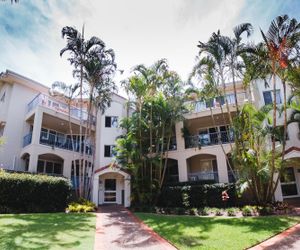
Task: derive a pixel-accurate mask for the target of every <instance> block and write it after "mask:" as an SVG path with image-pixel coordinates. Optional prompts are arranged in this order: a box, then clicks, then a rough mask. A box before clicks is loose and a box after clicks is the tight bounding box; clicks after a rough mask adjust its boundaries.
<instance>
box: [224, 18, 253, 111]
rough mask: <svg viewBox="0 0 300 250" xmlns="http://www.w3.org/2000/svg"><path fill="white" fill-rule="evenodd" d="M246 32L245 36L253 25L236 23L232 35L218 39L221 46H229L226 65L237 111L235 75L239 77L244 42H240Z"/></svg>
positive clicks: (251, 29)
mask: <svg viewBox="0 0 300 250" xmlns="http://www.w3.org/2000/svg"><path fill="white" fill-rule="evenodd" d="M245 32H246V34H247V37H249V36H250V35H251V34H252V32H253V27H252V25H251V24H250V23H242V24H240V25H237V26H236V27H234V29H233V33H234V37H233V38H229V37H224V36H223V38H222V39H220V41H221V44H222V43H223V44H224V45H223V46H226V47H229V51H230V52H229V54H228V63H227V66H228V67H229V69H230V71H231V78H232V83H233V89H234V97H235V105H236V109H237V112H239V105H238V100H237V91H236V81H235V79H236V77H239V75H238V73H240V72H241V70H242V68H243V65H242V60H241V59H242V57H241V54H242V53H243V49H244V47H245V44H244V43H242V35H243V34H244V33H245Z"/></svg>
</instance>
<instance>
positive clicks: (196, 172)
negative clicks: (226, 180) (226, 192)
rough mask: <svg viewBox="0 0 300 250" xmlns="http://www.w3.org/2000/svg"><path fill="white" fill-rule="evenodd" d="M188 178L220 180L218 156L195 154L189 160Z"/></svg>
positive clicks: (208, 180) (192, 179)
mask: <svg viewBox="0 0 300 250" xmlns="http://www.w3.org/2000/svg"><path fill="white" fill-rule="evenodd" d="M186 161H187V169H188V180H189V181H204V182H219V177H218V165H217V158H216V156H215V155H211V154H198V155H194V156H192V157H190V158H188V159H187V160H186Z"/></svg>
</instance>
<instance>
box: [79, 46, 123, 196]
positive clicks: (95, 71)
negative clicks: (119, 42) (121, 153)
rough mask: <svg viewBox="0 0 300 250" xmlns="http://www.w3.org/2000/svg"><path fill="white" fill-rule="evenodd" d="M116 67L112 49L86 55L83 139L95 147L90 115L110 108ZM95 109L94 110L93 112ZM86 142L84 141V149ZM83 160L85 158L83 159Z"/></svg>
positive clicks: (101, 48)
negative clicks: (88, 139)
mask: <svg viewBox="0 0 300 250" xmlns="http://www.w3.org/2000/svg"><path fill="white" fill-rule="evenodd" d="M116 68H117V65H116V63H115V54H114V51H113V50H112V49H106V48H105V44H103V46H102V47H97V48H95V49H93V50H92V51H91V52H90V53H88V55H87V59H86V61H85V63H84V67H83V77H84V81H85V82H86V83H87V84H88V86H89V91H88V92H89V99H88V123H87V128H86V130H85V136H84V138H86V139H87V138H90V139H91V141H92V145H95V136H92V134H91V126H92V125H95V126H97V122H96V121H97V120H96V121H95V124H93V120H92V114H95V116H96V117H97V114H98V111H101V112H102V114H103V113H104V112H105V110H106V108H107V107H108V106H110V102H111V95H112V93H113V92H114V91H115V90H116V85H115V83H114V82H113V81H112V77H113V76H114V73H115V71H116ZM94 108H96V110H94ZM85 143H86V140H85V141H84V148H85ZM85 153H86V151H85V150H84V152H83V155H84V156H85ZM83 158H85V157H83ZM94 161H95V154H93V163H92V176H91V177H93V168H94ZM85 171H86V168H84V173H83V175H84V176H85ZM91 184H92V178H90V183H88V184H87V187H88V189H87V190H86V189H85V196H88V192H89V190H90V187H91Z"/></svg>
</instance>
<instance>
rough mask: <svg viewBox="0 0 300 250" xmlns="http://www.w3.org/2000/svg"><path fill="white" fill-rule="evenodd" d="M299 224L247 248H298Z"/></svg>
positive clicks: (257, 249)
mask: <svg viewBox="0 0 300 250" xmlns="http://www.w3.org/2000/svg"><path fill="white" fill-rule="evenodd" d="M299 249H300V224H297V225H296V226H293V227H291V228H289V229H287V230H285V231H283V232H282V233H280V234H278V235H276V236H274V237H272V238H270V239H268V240H266V241H264V242H262V243H260V244H258V245H256V246H254V247H252V248H250V249H249V250H299Z"/></svg>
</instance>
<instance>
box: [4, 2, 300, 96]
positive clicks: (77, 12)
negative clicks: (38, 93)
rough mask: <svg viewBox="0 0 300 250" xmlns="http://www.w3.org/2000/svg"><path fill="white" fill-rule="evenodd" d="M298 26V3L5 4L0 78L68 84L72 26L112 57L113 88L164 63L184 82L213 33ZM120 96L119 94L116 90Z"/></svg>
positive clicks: (257, 36)
mask: <svg viewBox="0 0 300 250" xmlns="http://www.w3.org/2000/svg"><path fill="white" fill-rule="evenodd" d="M282 14H288V15H289V16H290V17H295V18H296V19H297V20H298V21H300V0H147V1H145V0H19V3H18V4H11V1H10V0H6V1H0V72H2V71H5V70H6V69H10V70H12V71H15V72H17V73H19V74H21V75H24V76H27V77H29V78H31V79H33V80H36V81H38V82H40V83H42V84H44V85H47V86H49V87H50V86H51V84H52V83H53V82H55V81H63V82H66V83H68V84H72V83H74V82H75V79H73V77H72V66H70V64H69V62H68V60H67V58H68V56H67V55H64V56H63V57H60V56H59V51H60V50H61V49H62V48H63V47H64V46H65V44H66V41H65V40H64V39H62V36H61V29H62V28H63V27H64V26H73V27H76V28H77V29H79V30H81V28H82V26H83V24H84V25H85V37H86V38H89V37H91V36H97V37H99V38H101V39H102V40H103V41H104V42H105V44H106V46H107V48H112V49H113V50H114V51H115V54H116V62H117V65H118V69H119V70H122V71H124V73H123V74H122V75H121V74H120V73H118V74H117V75H116V78H115V79H116V82H119V81H120V80H122V79H125V78H127V77H128V76H129V75H130V72H131V70H132V68H133V67H134V66H136V65H138V64H145V65H151V64H153V63H154V62H155V61H157V60H159V59H161V58H166V59H167V60H168V63H169V66H170V69H172V70H175V71H177V72H178V73H179V75H180V76H181V78H182V80H186V79H187V76H188V75H189V73H190V72H191V69H192V67H193V65H194V64H195V57H196V55H197V53H198V49H197V44H198V41H202V42H205V41H207V40H208V38H209V36H210V35H211V34H212V33H213V32H215V31H217V30H218V29H220V31H221V33H223V34H224V35H229V36H231V35H232V28H233V27H234V26H236V25H238V24H240V23H244V22H250V23H252V25H253V26H254V34H253V35H252V37H251V38H250V40H253V41H259V40H260V39H261V38H260V32H259V29H260V28H261V29H262V30H265V31H266V30H267V29H268V26H269V24H270V22H271V21H272V19H274V18H275V17H276V16H278V15H282ZM119 93H120V94H123V92H122V90H121V89H119Z"/></svg>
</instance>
